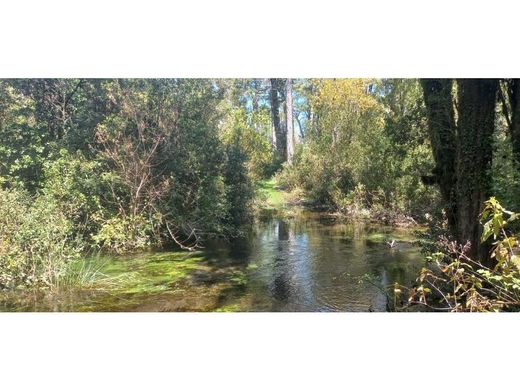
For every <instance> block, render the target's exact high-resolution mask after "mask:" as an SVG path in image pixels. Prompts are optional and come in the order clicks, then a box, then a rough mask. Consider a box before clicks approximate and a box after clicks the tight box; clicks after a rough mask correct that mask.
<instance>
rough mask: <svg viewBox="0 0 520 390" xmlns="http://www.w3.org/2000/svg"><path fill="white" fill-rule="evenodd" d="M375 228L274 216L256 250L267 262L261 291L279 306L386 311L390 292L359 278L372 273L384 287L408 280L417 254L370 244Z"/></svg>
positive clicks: (273, 305) (262, 259)
mask: <svg viewBox="0 0 520 390" xmlns="http://www.w3.org/2000/svg"><path fill="white" fill-rule="evenodd" d="M369 229H370V228H368V227H367V226H366V225H364V224H358V225H356V224H351V225H342V226H341V227H338V226H337V225H331V226H329V225H323V224H320V223H319V221H317V220H307V221H299V220H297V219H291V220H289V221H284V220H274V221H272V223H271V224H270V225H269V226H266V229H265V230H264V234H262V235H261V236H260V246H259V248H261V250H260V251H256V250H253V252H254V253H255V254H257V255H258V256H259V257H258V258H259V259H260V262H261V263H263V264H264V266H265V267H264V268H263V272H259V273H258V274H257V275H259V276H260V278H257V282H258V283H260V284H257V289H256V290H255V291H257V292H260V291H262V292H264V293H267V295H265V296H264V297H265V299H266V300H267V301H270V304H269V305H270V307H271V310H273V311H276V310H287V311H298V310H339V311H348V310H369V307H370V306H372V309H373V310H385V307H386V301H387V296H386V295H385V294H384V293H383V292H382V291H380V290H378V289H377V288H376V287H374V286H372V285H370V284H368V283H362V284H360V283H359V278H360V277H362V276H363V275H372V276H374V277H375V278H374V279H373V280H374V282H376V281H377V282H380V285H381V286H383V285H384V286H387V285H390V284H392V283H393V282H394V281H398V282H400V281H406V280H407V278H410V263H414V262H416V260H415V259H416V256H414V255H411V254H410V253H407V252H406V250H403V251H394V252H390V251H389V249H388V248H387V246H386V245H383V244H381V245H372V246H368V245H367V244H366V242H367V231H368V230H369ZM261 269H262V268H261ZM253 283H254V280H253ZM378 284H379V283H378ZM403 284H404V283H403ZM260 286H261V287H260ZM264 302H266V301H264Z"/></svg>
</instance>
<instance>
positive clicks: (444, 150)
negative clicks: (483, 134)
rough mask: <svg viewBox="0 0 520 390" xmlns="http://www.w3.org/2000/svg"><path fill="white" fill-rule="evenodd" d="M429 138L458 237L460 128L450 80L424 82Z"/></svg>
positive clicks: (436, 175)
mask: <svg viewBox="0 0 520 390" xmlns="http://www.w3.org/2000/svg"><path fill="white" fill-rule="evenodd" d="M421 85H422V89H423V94H424V102H425V104H426V109H427V115H428V124H429V126H428V127H429V134H430V140H431V144H432V150H433V156H434V159H435V164H436V167H435V169H434V172H433V173H434V181H435V183H437V184H439V187H440V191H441V196H442V200H443V203H444V207H445V210H446V217H447V219H448V225H449V228H450V231H451V234H452V235H453V236H454V237H456V235H457V202H456V197H455V183H456V180H457V178H456V174H455V161H456V138H455V137H456V126H455V113H454V110H453V96H452V86H453V82H452V81H451V80H447V79H422V80H421Z"/></svg>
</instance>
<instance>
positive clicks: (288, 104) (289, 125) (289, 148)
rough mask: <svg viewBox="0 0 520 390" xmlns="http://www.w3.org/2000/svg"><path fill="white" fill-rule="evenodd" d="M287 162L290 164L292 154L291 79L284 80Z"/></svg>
mask: <svg viewBox="0 0 520 390" xmlns="http://www.w3.org/2000/svg"><path fill="white" fill-rule="evenodd" d="M285 117H286V122H287V126H286V128H287V162H288V163H289V165H292V161H293V155H294V130H293V103H292V80H291V79H287V81H286V115H285Z"/></svg>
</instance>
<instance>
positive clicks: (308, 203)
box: [255, 178, 424, 230]
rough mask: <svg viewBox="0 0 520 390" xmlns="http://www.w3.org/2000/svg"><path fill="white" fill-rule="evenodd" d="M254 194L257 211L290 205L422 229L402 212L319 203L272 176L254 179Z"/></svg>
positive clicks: (338, 216)
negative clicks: (256, 180)
mask: <svg viewBox="0 0 520 390" xmlns="http://www.w3.org/2000/svg"><path fill="white" fill-rule="evenodd" d="M256 189H257V197H256V203H255V207H256V210H257V211H259V212H260V213H262V212H263V213H268V214H269V212H271V213H272V212H273V211H279V212H284V211H285V212H288V211H289V210H290V209H291V208H294V207H297V208H303V209H306V210H309V211H314V212H320V213H324V214H327V215H329V216H330V217H331V218H334V219H337V220H339V221H349V220H363V221H370V222H372V223H376V224H382V225H387V226H394V227H401V228H417V229H421V230H422V229H424V224H421V223H419V222H418V221H417V220H416V219H415V218H413V217H411V216H409V215H406V214H404V213H401V212H398V211H394V210H388V209H383V208H378V209H377V210H373V209H372V210H371V209H366V208H359V207H349V206H347V207H343V208H340V207H337V206H334V205H330V204H323V203H320V202H316V201H315V200H313V199H309V198H307V197H306V196H305V193H304V192H303V191H302V190H301V189H294V190H288V189H287V188H286V187H284V186H282V185H280V184H279V183H278V182H277V181H276V179H274V178H271V179H268V180H261V181H258V182H257V184H256Z"/></svg>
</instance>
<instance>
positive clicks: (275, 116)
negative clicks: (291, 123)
mask: <svg viewBox="0 0 520 390" xmlns="http://www.w3.org/2000/svg"><path fill="white" fill-rule="evenodd" d="M269 82H270V84H271V88H270V91H269V97H270V100H271V120H272V122H273V130H274V134H273V143H274V146H275V148H276V151H277V153H278V157H279V159H280V160H281V161H287V137H286V136H285V132H284V130H283V128H282V124H281V121H280V99H279V97H278V94H279V92H280V79H269Z"/></svg>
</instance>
